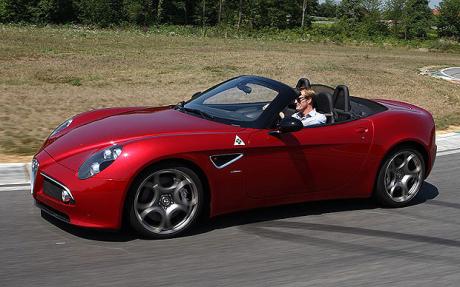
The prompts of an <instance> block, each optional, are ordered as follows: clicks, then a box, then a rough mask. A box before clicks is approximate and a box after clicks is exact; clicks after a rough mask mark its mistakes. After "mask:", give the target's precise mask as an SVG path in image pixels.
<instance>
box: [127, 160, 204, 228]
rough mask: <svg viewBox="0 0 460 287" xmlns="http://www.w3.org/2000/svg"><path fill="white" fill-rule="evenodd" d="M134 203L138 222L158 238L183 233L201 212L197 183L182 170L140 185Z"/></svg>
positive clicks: (159, 174) (157, 175) (156, 175)
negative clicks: (198, 212) (199, 209)
mask: <svg viewBox="0 0 460 287" xmlns="http://www.w3.org/2000/svg"><path fill="white" fill-rule="evenodd" d="M133 204H134V213H135V216H136V218H137V220H138V222H139V223H140V224H141V225H142V226H143V227H144V228H145V229H147V230H148V231H150V232H152V233H154V234H157V235H167V234H171V233H176V232H180V231H181V230H183V229H184V228H186V227H187V226H188V225H189V223H190V222H191V221H192V220H193V218H194V217H195V215H196V213H197V209H198V188H197V184H196V183H195V182H194V181H193V180H192V178H191V177H190V176H189V175H187V174H186V173H185V172H183V171H181V170H178V169H163V170H159V171H156V172H154V173H152V174H151V175H150V176H148V177H147V178H145V179H144V181H143V182H142V183H141V184H140V185H139V187H138V189H137V191H136V194H135V197H134V202H133Z"/></svg>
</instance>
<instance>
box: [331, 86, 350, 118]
mask: <svg viewBox="0 0 460 287" xmlns="http://www.w3.org/2000/svg"><path fill="white" fill-rule="evenodd" d="M332 101H333V113H334V117H335V119H336V120H337V121H345V120H349V119H350V118H351V105H350V92H349V90H348V87H347V86H345V85H339V86H337V87H336V88H335V90H334V94H333V95H332Z"/></svg>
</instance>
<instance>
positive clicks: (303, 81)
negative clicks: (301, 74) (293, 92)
mask: <svg viewBox="0 0 460 287" xmlns="http://www.w3.org/2000/svg"><path fill="white" fill-rule="evenodd" d="M302 87H305V88H307V89H311V83H310V80H308V79H307V78H300V79H299V80H298V81H297V85H295V88H296V89H297V91H300V88H302Z"/></svg>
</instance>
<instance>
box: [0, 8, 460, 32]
mask: <svg viewBox="0 0 460 287" xmlns="http://www.w3.org/2000/svg"><path fill="white" fill-rule="evenodd" d="M438 11H439V13H435V14H438V15H433V12H432V10H431V9H430V7H429V6H428V0H342V1H341V2H340V3H336V2H335V1H334V0H325V2H323V3H318V0H285V1H282V0H0V22H3V23H35V24H48V23H51V24H66V23H75V24H85V25H98V26H102V27H107V26H118V25H126V24H129V25H133V24H134V25H139V26H141V27H150V26H152V25H192V26H203V27H206V26H225V27H234V28H236V29H263V28H277V29H292V28H299V27H300V28H303V29H308V28H309V27H311V25H312V22H313V20H315V19H316V20H318V17H326V18H334V19H335V20H334V21H332V22H330V23H329V25H328V27H331V29H333V30H334V29H335V30H334V31H338V32H340V33H351V34H353V33H361V34H367V35H369V36H374V35H381V36H387V35H393V36H396V37H398V38H403V39H413V38H426V37H427V35H428V34H429V32H430V31H431V29H432V27H437V32H438V34H439V36H447V37H453V38H456V39H460V0H443V1H442V2H441V3H440V5H439V10H438Z"/></svg>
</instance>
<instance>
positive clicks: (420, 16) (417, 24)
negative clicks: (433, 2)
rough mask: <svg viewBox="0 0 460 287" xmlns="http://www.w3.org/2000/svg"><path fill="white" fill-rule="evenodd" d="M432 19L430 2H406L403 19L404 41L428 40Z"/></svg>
mask: <svg viewBox="0 0 460 287" xmlns="http://www.w3.org/2000/svg"><path fill="white" fill-rule="evenodd" d="M432 17H433V14H432V12H431V9H430V7H429V6H428V0H406V2H405V4H404V8H403V13H402V19H401V22H402V26H403V32H404V39H413V38H426V37H427V35H428V31H429V29H430V27H431V24H432V20H433V18H432Z"/></svg>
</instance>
